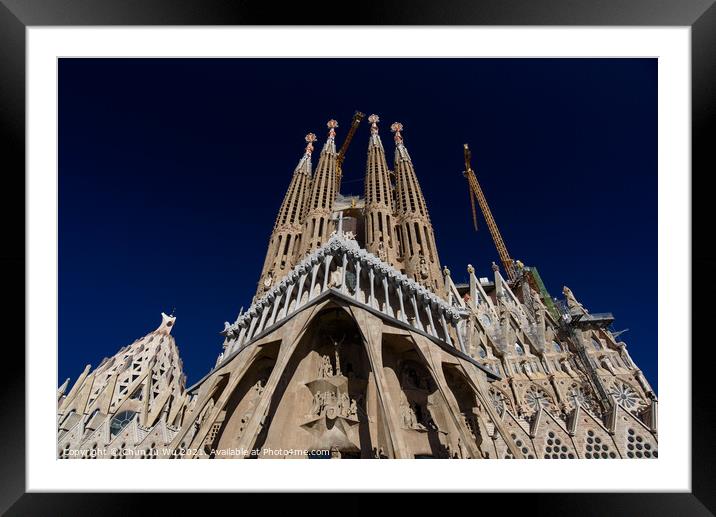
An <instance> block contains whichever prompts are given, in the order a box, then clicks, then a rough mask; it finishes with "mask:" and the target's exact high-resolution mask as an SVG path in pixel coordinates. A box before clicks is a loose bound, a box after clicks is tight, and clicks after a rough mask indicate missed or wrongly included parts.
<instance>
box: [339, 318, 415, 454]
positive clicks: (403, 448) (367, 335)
mask: <svg viewBox="0 0 716 517" xmlns="http://www.w3.org/2000/svg"><path fill="white" fill-rule="evenodd" d="M351 312H352V313H353V315H354V316H355V319H356V323H357V324H358V326H359V328H360V329H361V330H362V332H363V338H364V341H363V344H364V346H365V349H366V353H367V355H368V361H369V362H370V368H371V370H372V371H373V375H374V378H375V387H376V392H377V395H378V405H379V407H380V409H381V410H382V411H383V415H384V417H385V419H384V421H385V425H386V427H387V429H386V430H385V433H384V434H385V436H386V438H387V439H388V440H389V442H390V443H389V444H388V445H389V446H390V447H392V449H393V451H392V452H393V457H395V458H411V457H412V455H411V454H410V451H409V449H408V447H407V445H406V444H405V440H404V438H403V434H402V433H403V431H402V429H401V427H400V418H399V414H398V413H397V408H398V407H399V401H398V400H395V399H394V398H393V395H392V394H391V393H390V390H389V388H388V383H387V379H386V378H385V373H384V371H383V351H382V335H383V322H382V320H381V319H380V318H379V317H377V316H374V315H372V314H370V313H369V312H368V311H366V310H363V309H360V308H357V307H354V308H351ZM378 446H379V444H378Z"/></svg>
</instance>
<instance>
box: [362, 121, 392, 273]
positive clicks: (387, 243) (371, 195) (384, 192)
mask: <svg viewBox="0 0 716 517" xmlns="http://www.w3.org/2000/svg"><path fill="white" fill-rule="evenodd" d="M368 121H369V122H370V141H369V143H368V161H367V163H366V172H365V209H364V211H365V247H366V249H367V250H368V251H369V252H371V253H373V254H374V255H376V256H377V257H378V258H380V259H381V260H383V261H384V262H387V263H389V264H391V265H393V266H395V265H396V262H397V257H398V253H397V249H396V242H395V230H394V228H393V227H394V225H395V216H394V214H393V186H392V184H391V182H390V171H389V170H388V164H387V162H386V161H385V150H384V149H383V143H382V142H381V140H380V136H379V135H378V122H379V121H380V118H379V117H378V115H371V116H370V117H368Z"/></svg>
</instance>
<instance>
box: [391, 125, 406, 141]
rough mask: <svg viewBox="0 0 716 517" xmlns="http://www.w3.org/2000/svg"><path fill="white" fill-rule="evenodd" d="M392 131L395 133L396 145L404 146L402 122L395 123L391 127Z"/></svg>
mask: <svg viewBox="0 0 716 517" xmlns="http://www.w3.org/2000/svg"><path fill="white" fill-rule="evenodd" d="M390 130H391V131H392V132H393V133H395V143H396V144H402V143H403V135H401V134H400V132H401V131H402V130H403V124H401V123H400V122H393V124H392V125H391V126H390Z"/></svg>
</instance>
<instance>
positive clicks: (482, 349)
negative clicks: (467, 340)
mask: <svg viewBox="0 0 716 517" xmlns="http://www.w3.org/2000/svg"><path fill="white" fill-rule="evenodd" d="M477 354H478V355H479V356H480V357H482V358H483V359H484V358H485V357H487V350H485V347H484V346H482V345H480V346H479V347H478V348H477Z"/></svg>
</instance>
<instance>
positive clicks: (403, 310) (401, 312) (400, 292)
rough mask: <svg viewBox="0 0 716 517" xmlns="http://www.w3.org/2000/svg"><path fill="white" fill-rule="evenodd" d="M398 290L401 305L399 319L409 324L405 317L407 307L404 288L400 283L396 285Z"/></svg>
mask: <svg viewBox="0 0 716 517" xmlns="http://www.w3.org/2000/svg"><path fill="white" fill-rule="evenodd" d="M396 290H397V292H398V302H399V303H400V316H399V317H398V319H399V320H400V321H402V322H405V323H407V321H408V319H407V318H406V317H405V306H404V304H403V286H402V284H401V283H400V282H397V283H396Z"/></svg>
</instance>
